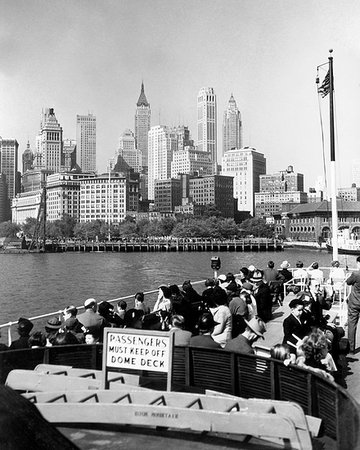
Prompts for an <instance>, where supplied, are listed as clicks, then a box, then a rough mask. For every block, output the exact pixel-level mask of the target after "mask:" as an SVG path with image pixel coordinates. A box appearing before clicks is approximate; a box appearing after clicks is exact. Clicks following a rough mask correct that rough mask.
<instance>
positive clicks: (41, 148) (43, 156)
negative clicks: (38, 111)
mask: <svg viewBox="0 0 360 450" xmlns="http://www.w3.org/2000/svg"><path fill="white" fill-rule="evenodd" d="M62 132H63V131H62V128H61V126H60V124H59V122H58V121H57V118H56V117H55V112H54V109H53V108H46V109H45V112H43V113H42V119H41V124H40V131H39V134H38V135H37V136H36V150H37V152H36V154H35V158H34V167H36V168H43V169H47V170H53V171H54V172H60V168H61V157H62Z"/></svg>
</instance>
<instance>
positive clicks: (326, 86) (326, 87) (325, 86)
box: [318, 70, 330, 98]
mask: <svg viewBox="0 0 360 450" xmlns="http://www.w3.org/2000/svg"><path fill="white" fill-rule="evenodd" d="M329 92H330V71H329V70H328V72H327V74H326V75H325V78H324V80H323V82H322V84H321V86H320V87H319V88H318V93H319V94H320V95H321V97H322V98H324V97H326V96H327V95H328V93H329Z"/></svg>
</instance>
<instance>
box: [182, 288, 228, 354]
mask: <svg viewBox="0 0 360 450" xmlns="http://www.w3.org/2000/svg"><path fill="white" fill-rule="evenodd" d="M220 289H221V288H220ZM216 325H217V323H216V322H215V321H214V318H213V316H212V314H211V313H210V312H205V313H204V314H202V315H201V316H200V319H199V322H198V329H199V335H198V336H192V338H191V339H190V345H191V346H194V347H208V348H219V349H220V348H221V346H220V344H218V343H217V342H215V341H214V339H213V338H212V336H211V335H212V332H213V331H214V327H215V326H216Z"/></svg>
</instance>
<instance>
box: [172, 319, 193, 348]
mask: <svg viewBox="0 0 360 450" xmlns="http://www.w3.org/2000/svg"><path fill="white" fill-rule="evenodd" d="M184 326H185V319H184V317H183V316H180V315H177V314H175V315H174V316H172V317H171V321H170V330H171V331H172V332H173V333H174V345H178V346H182V347H184V346H187V345H189V344H190V339H191V336H192V334H191V332H190V331H186V330H185V329H184Z"/></svg>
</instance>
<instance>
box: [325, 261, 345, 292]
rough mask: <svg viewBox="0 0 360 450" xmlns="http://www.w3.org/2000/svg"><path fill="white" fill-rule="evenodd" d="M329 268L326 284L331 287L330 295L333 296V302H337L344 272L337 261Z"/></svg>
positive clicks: (343, 279)
mask: <svg viewBox="0 0 360 450" xmlns="http://www.w3.org/2000/svg"><path fill="white" fill-rule="evenodd" d="M331 266H332V267H331V269H330V274H329V280H328V284H330V286H331V287H332V292H331V294H332V295H333V297H334V300H335V299H336V300H338V299H339V294H340V292H341V290H342V289H343V285H344V281H345V278H346V276H345V271H344V269H343V268H342V267H340V263H339V261H333V262H332V263H331Z"/></svg>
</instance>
